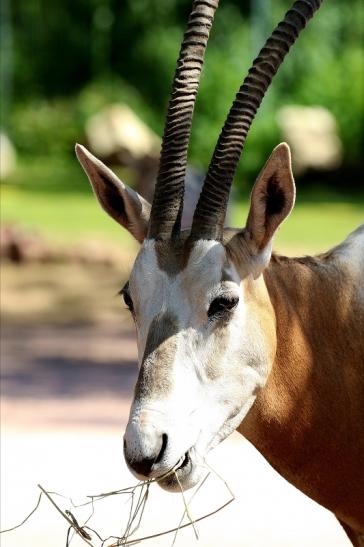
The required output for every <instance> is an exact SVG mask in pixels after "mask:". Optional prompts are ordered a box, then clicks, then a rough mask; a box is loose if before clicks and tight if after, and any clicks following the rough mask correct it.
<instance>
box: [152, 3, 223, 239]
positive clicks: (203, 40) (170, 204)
mask: <svg viewBox="0 0 364 547" xmlns="http://www.w3.org/2000/svg"><path fill="white" fill-rule="evenodd" d="M218 3H219V0H195V1H194V2H193V5H192V12H191V15H190V17H189V20H188V25H187V30H186V32H185V34H184V37H183V41H182V45H181V50H180V53H179V57H178V61H177V67H176V72H175V75H174V79H173V84H172V92H171V98H170V101H169V106H168V111H167V117H166V124H165V129H164V135H163V141H162V150H161V158H160V164H159V172H158V177H157V182H156V187H155V193H154V198H153V204H152V211H151V217H150V223H149V230H148V237H149V238H157V239H168V238H170V237H171V235H172V233H173V234H176V233H178V232H179V229H180V220H181V214H182V206H183V194H184V180H185V173H186V164H187V149H188V142H189V137H190V132H191V123H192V115H193V109H194V105H195V100H196V94H197V90H198V85H199V80H200V74H201V70H202V65H203V60H204V54H205V49H206V45H207V40H208V37H209V33H210V29H211V26H212V22H213V18H214V14H215V11H216V9H217V6H218Z"/></svg>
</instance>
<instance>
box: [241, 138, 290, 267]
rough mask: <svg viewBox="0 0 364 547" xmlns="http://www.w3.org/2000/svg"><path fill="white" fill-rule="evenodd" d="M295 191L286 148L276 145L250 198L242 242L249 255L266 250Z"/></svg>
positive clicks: (288, 210)
mask: <svg viewBox="0 0 364 547" xmlns="http://www.w3.org/2000/svg"><path fill="white" fill-rule="evenodd" d="M295 197H296V188H295V184H294V180H293V175H292V168H291V154H290V149H289V146H288V144H286V143H281V144H279V145H278V146H277V147H276V148H275V149H274V150H273V152H272V154H271V156H270V157H269V159H268V161H267V163H266V164H265V166H264V167H263V169H262V171H261V173H260V175H259V176H258V178H257V180H256V182H255V184H254V187H253V190H252V194H251V198H250V210H249V215H248V220H247V225H246V231H245V238H246V240H247V243H248V244H249V247H250V250H251V251H252V252H253V254H258V253H262V252H263V251H266V250H268V254H269V257H270V249H271V241H272V238H273V236H274V234H275V232H276V230H277V228H278V227H279V225H280V224H281V223H282V222H283V220H284V219H285V218H286V217H287V216H288V215H289V213H290V212H291V211H292V208H293V205H294V202H295Z"/></svg>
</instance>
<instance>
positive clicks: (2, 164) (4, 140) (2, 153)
mask: <svg viewBox="0 0 364 547" xmlns="http://www.w3.org/2000/svg"><path fill="white" fill-rule="evenodd" d="M15 164H16V153H15V148H14V146H13V145H12V143H11V141H10V139H9V137H8V136H7V135H5V133H0V179H1V180H3V179H5V178H6V177H8V176H9V175H10V174H11V173H12V172H13V170H14V168H15Z"/></svg>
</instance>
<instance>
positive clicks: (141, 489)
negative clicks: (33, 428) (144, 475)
mask: <svg viewBox="0 0 364 547" xmlns="http://www.w3.org/2000/svg"><path fill="white" fill-rule="evenodd" d="M182 461H183V458H181V460H180V461H178V462H177V464H176V465H175V466H174V467H173V468H172V469H171V470H169V471H168V472H167V473H165V474H164V475H163V476H161V477H158V479H151V480H147V481H141V482H139V483H138V484H136V485H135V486H131V487H127V488H122V489H121V490H114V491H111V492H104V493H101V494H95V495H91V496H87V498H88V499H87V501H86V502H84V503H80V504H75V503H74V502H73V501H72V499H71V498H69V497H67V496H64V495H62V494H59V493H57V492H52V491H48V490H46V489H45V488H43V486H41V485H40V484H39V485H38V487H39V489H40V490H41V492H40V495H39V497H38V500H37V503H36V505H35V507H34V508H33V509H32V511H31V512H30V513H29V515H28V516H27V517H25V518H24V519H23V520H22V522H21V523H20V524H18V525H16V526H13V527H12V528H8V529H6V530H2V531H1V533H5V532H11V531H14V530H16V529H17V528H20V527H21V526H23V525H24V524H25V523H26V522H27V521H28V520H29V519H30V517H31V516H32V515H33V514H34V513H35V512H36V511H37V509H38V508H39V505H40V502H41V500H42V497H43V496H45V497H46V498H47V499H48V500H49V501H50V503H51V504H52V505H53V507H54V508H55V509H56V510H57V511H58V513H59V514H60V515H61V516H62V517H63V518H64V519H65V520H66V521H67V523H68V525H69V526H68V530H67V537H66V547H70V545H71V541H72V539H73V536H74V535H75V534H76V535H78V536H79V537H80V538H81V539H82V540H83V541H84V542H85V543H86V544H87V545H89V546H90V547H120V546H122V545H136V544H138V543H142V542H143V541H147V540H149V539H154V538H157V537H161V536H164V535H167V534H172V533H174V537H173V541H172V544H171V545H172V547H173V546H174V545H175V542H176V539H177V536H178V532H179V531H180V530H182V529H183V528H187V527H189V526H192V527H193V529H194V533H195V537H196V539H199V535H198V531H197V527H196V523H198V522H200V521H201V520H204V519H206V518H208V517H211V516H212V515H215V514H216V513H218V512H219V511H221V510H222V509H224V508H225V507H226V506H228V505H229V504H230V503H231V502H232V501H234V499H235V497H234V494H233V493H232V491H231V489H230V487H229V486H228V484H227V483H226V481H225V480H224V479H223V478H222V477H221V476H220V475H219V473H217V471H215V470H214V469H213V468H212V467H211V466H210V465H208V464H207V462H206V461H205V460H202V461H203V463H201V464H200V465H201V466H202V467H204V468H205V469H206V471H207V473H206V475H205V477H204V478H203V479H202V481H201V482H200V484H199V485H198V486H197V488H196V489H195V491H194V492H193V494H192V496H191V497H190V499H189V500H187V499H186V496H185V493H184V490H183V487H182V485H181V483H180V481H179V479H178V476H177V473H176V470H177V469H178V467H179V466H180V465H181V462H182ZM171 474H174V476H175V478H176V480H177V483H178V485H179V488H180V491H181V496H182V499H183V504H184V512H183V514H182V517H181V519H180V521H179V524H178V526H176V527H173V528H170V529H168V530H164V531H161V532H157V533H154V534H150V535H147V536H141V537H138V538H133V537H132V536H133V535H134V534H135V533H136V532H137V531H138V529H139V528H140V525H141V523H142V519H143V515H144V511H145V507H146V504H147V501H148V496H149V489H150V486H151V485H152V483H153V482H157V481H158V480H161V479H163V478H166V477H167V476H169V475H171ZM211 474H213V475H215V476H216V477H217V478H218V479H219V480H220V481H222V482H223V484H224V486H225V487H226V489H227V490H228V492H229V494H230V498H229V499H228V501H226V502H225V503H224V504H222V505H220V506H219V507H218V508H217V509H215V510H213V511H211V512H209V513H206V514H204V515H202V516H201V517H198V518H193V517H192V515H191V511H190V507H189V506H190V504H191V501H192V500H193V499H194V498H195V496H196V495H197V494H198V492H200V491H201V489H202V488H203V486H204V485H205V484H206V481H207V479H208V477H209V476H210V475H211ZM125 494H127V495H130V498H129V501H130V510H129V516H128V520H127V523H126V526H125V531H124V533H123V535H122V536H115V535H109V536H108V537H106V538H104V537H102V535H101V534H100V533H99V532H98V531H97V530H95V529H94V528H91V526H90V525H89V522H90V520H91V519H92V517H93V516H94V515H95V511H96V509H95V504H96V503H97V502H99V501H102V500H104V499H105V498H109V497H111V496H119V495H125ZM55 496H57V497H61V498H64V499H66V500H68V502H69V503H70V504H71V506H72V511H71V510H70V509H66V510H64V511H63V510H62V509H61V508H60V507H59V505H58V504H57V503H56V501H55V500H54V497H55ZM85 506H91V513H90V515H89V516H88V518H87V519H86V521H85V522H84V523H83V524H80V523H79V522H78V519H77V516H76V515H75V509H77V508H80V507H85ZM185 517H187V518H188V522H187V523H185V524H183V520H184V519H185ZM95 541H97V542H98V543H97V544H96V543H94V542H95ZM110 542H111V543H110Z"/></svg>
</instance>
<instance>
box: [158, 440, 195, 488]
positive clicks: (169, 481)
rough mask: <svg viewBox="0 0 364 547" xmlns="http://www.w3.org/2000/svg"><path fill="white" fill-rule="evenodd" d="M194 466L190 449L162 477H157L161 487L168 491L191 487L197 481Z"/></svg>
mask: <svg viewBox="0 0 364 547" xmlns="http://www.w3.org/2000/svg"><path fill="white" fill-rule="evenodd" d="M195 475H196V466H195V465H194V463H193V461H192V458H191V453H190V450H189V451H187V452H186V453H185V455H184V456H183V457H182V458H181V459H180V460H179V462H177V464H176V466H175V467H174V468H173V469H172V470H171V471H170V472H169V473H168V474H167V475H165V476H164V477H161V478H159V479H157V482H158V484H159V486H160V487H161V488H163V489H164V490H168V491H169V492H180V491H181V487H183V489H184V490H186V489H188V488H192V487H193V486H195V484H196V483H197V481H198V478H199V477H196V476H195Z"/></svg>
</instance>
